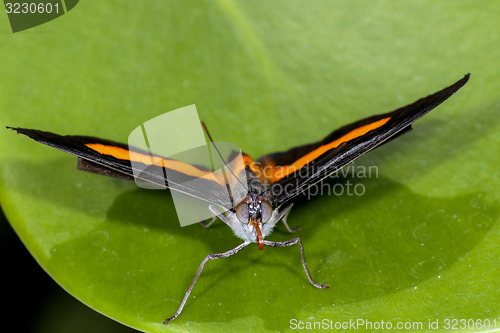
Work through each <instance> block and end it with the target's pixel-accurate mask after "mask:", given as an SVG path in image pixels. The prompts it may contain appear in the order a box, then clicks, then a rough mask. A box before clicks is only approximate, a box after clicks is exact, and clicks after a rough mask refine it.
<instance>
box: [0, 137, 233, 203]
mask: <svg viewBox="0 0 500 333" xmlns="http://www.w3.org/2000/svg"><path fill="white" fill-rule="evenodd" d="M7 128H9V129H12V130H15V131H16V132H17V133H20V134H23V135H26V136H28V137H29V138H31V139H33V140H35V141H37V142H40V143H43V144H45V145H47V146H50V147H53V148H56V149H59V150H62V151H64V152H67V153H70V154H72V155H75V156H77V157H78V158H79V162H78V169H80V170H83V171H88V172H92V173H97V174H101V175H106V176H112V177H116V178H123V179H139V180H141V181H144V182H147V183H151V184H155V185H158V186H160V187H163V188H169V189H171V190H175V191H179V192H182V193H184V194H187V195H189V196H192V197H195V198H198V199H200V200H203V201H206V202H209V203H212V204H215V205H218V206H221V207H230V206H231V203H228V201H227V196H225V195H223V194H224V193H225V192H224V191H225V188H226V184H225V182H224V180H223V179H221V177H219V176H218V175H217V174H215V173H212V172H211V171H210V170H206V169H203V168H202V167H198V166H193V165H190V164H188V163H184V162H181V161H176V160H174V159H169V158H164V157H160V156H155V155H152V154H151V153H148V152H145V151H142V150H139V149H135V148H132V147H129V146H128V145H126V144H122V143H118V142H114V141H110V140H104V139H99V138H94V137H89V136H73V135H66V136H64V135H58V134H54V133H50V132H44V131H39V130H34V129H26V128H12V127H7ZM134 165H135V166H137V165H139V166H142V167H141V169H140V170H137V169H134ZM167 172H168V174H169V181H167V176H166V175H167ZM172 179H182V180H183V181H182V182H181V181H179V182H176V181H172ZM191 179H192V180H195V179H196V184H197V186H196V188H193V187H190V186H189V180H191ZM200 184H201V185H202V186H200Z"/></svg>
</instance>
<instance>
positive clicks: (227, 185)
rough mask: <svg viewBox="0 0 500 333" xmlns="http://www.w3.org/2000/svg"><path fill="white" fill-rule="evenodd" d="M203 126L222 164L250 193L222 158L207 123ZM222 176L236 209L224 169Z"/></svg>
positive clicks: (202, 123) (202, 124)
mask: <svg viewBox="0 0 500 333" xmlns="http://www.w3.org/2000/svg"><path fill="white" fill-rule="evenodd" d="M201 126H202V127H203V130H204V131H205V133H207V136H208V139H209V140H210V142H211V143H212V145H213V146H214V148H215V150H216V151H217V154H218V155H219V157H220V158H221V160H222V162H223V163H224V165H225V166H226V168H227V169H228V170H229V172H231V174H232V175H233V176H234V178H236V180H238V182H239V183H240V184H241V185H242V186H243V187H244V188H245V190H247V191H248V188H247V186H246V185H245V184H243V182H242V181H241V180H240V179H239V178H238V176H236V175H235V174H234V172H233V170H231V168H230V167H229V165H228V164H227V162H226V160H225V159H224V157H222V154H221V152H220V150H219V148H218V147H217V145H216V144H215V142H214V140H213V139H212V136H211V135H210V132H209V131H208V128H207V126H206V125H205V123H204V122H203V121H202V122H201ZM222 174H223V176H224V181H225V182H226V188H227V190H228V192H229V197H230V198H231V203H232V205H233V208H234V207H235V206H234V199H233V195H232V192H231V188H230V187H229V182H228V180H227V176H226V173H225V172H224V169H222Z"/></svg>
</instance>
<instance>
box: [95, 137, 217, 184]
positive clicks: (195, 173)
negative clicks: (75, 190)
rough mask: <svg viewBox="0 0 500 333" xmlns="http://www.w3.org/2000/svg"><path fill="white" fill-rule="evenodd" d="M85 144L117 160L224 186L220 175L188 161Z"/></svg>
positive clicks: (96, 144) (97, 144)
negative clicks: (149, 166)
mask: <svg viewBox="0 0 500 333" xmlns="http://www.w3.org/2000/svg"><path fill="white" fill-rule="evenodd" d="M85 146H87V147H88V148H90V149H92V150H94V151H96V152H98V153H99V154H103V155H109V156H113V157H115V158H117V159H119V160H124V161H131V162H139V163H142V164H145V165H154V166H159V167H162V168H168V169H171V170H175V171H178V172H181V173H183V174H185V175H188V176H192V177H197V178H204V179H207V180H211V181H215V182H217V183H219V184H221V185H223V186H225V182H224V180H223V179H220V177H216V176H215V174H214V173H212V172H210V171H204V170H200V169H198V168H197V167H195V166H193V165H191V164H188V163H184V162H181V161H175V160H169V159H165V158H161V157H158V156H152V155H146V154H142V153H138V152H133V151H130V150H127V149H123V148H120V147H115V146H108V145H103V144H101V143H86V144H85Z"/></svg>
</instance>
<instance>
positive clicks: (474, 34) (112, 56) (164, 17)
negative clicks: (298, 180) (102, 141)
mask: <svg viewBox="0 0 500 333" xmlns="http://www.w3.org/2000/svg"><path fill="white" fill-rule="evenodd" d="M499 14H500V4H499V3H498V2H497V1H483V2H481V4H476V3H472V2H468V1H439V2H436V1H419V2H391V1H377V2H367V1H363V2H358V1H356V2H351V1H323V2H322V1H314V2H310V1H300V2H299V1H297V2H289V1H273V2H259V3H255V2H236V1H230V0H220V1H214V2H208V1H207V2H194V1H179V2H177V1H168V2H167V1H156V2H154V1H153V2H144V3H141V5H140V6H138V4H137V2H134V1H106V2H93V3H87V2H86V3H81V4H80V5H79V6H78V7H76V8H75V10H72V11H71V12H70V13H68V14H67V15H64V16H63V17H61V18H59V19H58V20H55V21H52V22H50V23H47V24H45V25H42V26H40V27H37V28H34V29H31V30H29V31H27V32H22V33H17V34H15V35H13V36H9V35H7V34H6V35H4V36H3V38H2V49H3V50H4V52H3V53H2V54H3V66H1V67H0V77H2V80H1V83H0V87H1V89H0V115H1V118H0V119H1V123H0V125H2V126H20V127H28V128H37V129H42V130H47V131H52V132H56V133H60V134H81V135H90V136H98V137H103V138H107V139H111V140H116V141H124V142H125V141H126V139H127V136H128V133H129V132H130V131H131V130H133V129H134V128H135V127H136V126H138V125H139V124H141V123H143V122H144V121H147V120H149V119H151V118H153V117H155V116H157V115H159V114H162V113H164V112H167V111H170V110H173V109H176V108H179V107H182V106H185V105H190V104H193V103H194V104H196V106H197V108H198V111H199V113H200V116H201V118H202V119H203V120H204V121H205V122H206V123H207V125H208V127H209V128H210V130H211V134H212V136H213V137H214V138H216V140H219V141H229V142H234V143H237V144H239V145H240V146H241V147H242V149H243V150H244V151H246V152H247V153H250V154H251V155H252V156H254V157H258V156H259V155H262V154H264V153H269V152H272V151H279V150H285V149H288V148H290V147H292V146H296V145H301V144H306V143H309V142H313V141H316V140H318V139H320V138H322V137H323V136H325V135H326V134H328V133H329V132H331V131H332V130H333V129H335V128H338V127H340V126H342V125H345V124H347V123H349V122H351V121H354V120H358V119H360V118H362V117H366V116H369V115H372V114H376V113H382V112H386V111H390V110H393V109H395V108H397V107H400V106H403V105H405V104H408V103H411V102H413V101H414V100H416V99H418V98H420V97H423V96H426V95H428V94H430V93H433V92H435V91H437V90H439V89H441V88H443V87H445V86H447V85H449V84H451V83H453V82H455V81H456V80H458V79H459V78H461V77H462V76H463V75H464V74H465V73H467V72H471V73H472V76H471V80H470V82H469V83H468V84H467V85H466V86H465V87H464V88H463V89H462V90H461V91H460V92H459V93H458V94H456V95H455V96H453V97H452V98H451V99H450V100H449V101H447V102H446V103H445V104H443V105H442V106H440V107H439V108H438V109H437V110H435V111H433V112H432V113H430V114H429V115H428V116H426V117H425V118H424V119H422V120H420V121H419V122H418V123H417V124H416V125H415V126H414V131H413V132H411V133H409V134H405V135H404V136H402V137H400V138H398V139H397V140H394V141H392V142H390V143H389V144H387V145H384V146H383V147H381V148H379V149H377V150H375V151H373V152H370V153H369V154H367V155H366V156H364V157H362V158H361V159H360V160H359V161H358V162H356V167H355V169H353V170H355V171H356V170H361V169H362V168H363V167H365V168H367V167H369V166H376V167H377V173H376V174H375V173H374V174H372V175H371V177H368V176H366V177H360V176H359V175H357V176H356V175H354V176H353V175H352V174H350V175H348V177H347V178H343V179H339V180H338V184H340V185H342V187H339V185H337V187H335V184H337V183H329V184H327V185H328V186H329V187H328V186H326V185H325V187H324V188H323V191H324V192H328V191H330V192H333V191H337V192H336V193H330V194H331V195H323V196H317V197H315V198H314V200H304V202H302V203H301V204H300V205H297V206H296V207H294V209H293V211H292V213H291V215H290V218H289V223H290V225H291V226H292V227H293V226H297V225H300V226H301V227H302V230H301V231H300V232H299V233H297V234H296V235H293V236H291V235H289V234H287V233H286V231H285V230H284V228H283V227H282V226H279V227H278V228H277V230H276V231H275V233H274V234H273V235H271V236H270V237H269V239H270V240H287V239H290V238H292V237H296V236H298V237H300V238H301V240H302V242H303V243H304V246H305V251H306V256H307V260H308V264H309V268H310V270H311V274H312V275H313V278H314V279H315V280H316V281H317V282H320V283H328V284H329V285H330V286H331V288H330V289H328V290H318V289H315V288H314V287H312V286H311V285H310V284H309V283H308V281H307V278H306V276H305V274H304V271H303V269H302V267H301V264H300V256H299V249H298V248H294V247H290V248H281V249H277V248H266V249H265V250H264V251H257V249H256V246H250V247H248V248H247V249H245V250H244V251H242V252H241V253H238V254H237V255H235V256H234V257H231V258H229V259H224V260H216V261H212V262H209V263H208V264H207V266H206V268H205V271H204V272H203V274H202V275H201V278H200V280H199V282H198V284H197V285H196V286H195V288H194V291H193V294H192V295H193V297H191V298H190V299H189V301H188V302H187V305H186V307H185V310H184V312H183V313H182V315H181V316H180V317H179V318H178V319H176V320H175V321H174V322H172V323H171V324H169V325H168V326H164V325H162V324H161V322H162V320H163V319H165V318H167V317H169V316H171V315H172V314H173V313H174V312H175V311H176V310H177V307H178V306H179V302H180V301H181V300H182V297H183V296H184V293H185V291H186V288H187V287H188V286H189V284H190V282H191V280H192V278H193V277H194V274H195V273H196V270H197V269H198V265H199V264H200V262H201V261H202V260H203V258H205V256H206V255H207V254H209V253H217V252H223V251H227V250H228V249H231V248H233V247H234V246H236V245H238V244H239V243H240V241H239V240H238V239H237V238H235V237H234V236H233V235H232V233H231V231H230V230H229V229H228V228H227V227H225V226H224V225H223V224H222V223H218V224H217V225H215V226H214V227H212V228H210V229H208V230H205V229H203V228H201V227H200V226H199V225H192V226H189V227H185V228H181V227H180V226H179V224H178V221H177V217H176V214H175V210H174V207H173V204H172V200H171V198H170V195H169V193H168V192H165V191H147V190H142V189H139V188H138V187H136V186H135V185H134V184H133V183H128V182H125V181H120V180H115V179H108V178H105V177H101V176H96V175H91V174H86V173H82V172H79V171H77V170H76V168H75V166H76V161H75V158H73V157H72V156H69V155H67V154H64V153H62V152H59V151H56V150H53V149H50V148H48V147H46V146H42V145H40V144H37V143H35V142H33V141H31V140H28V139H27V138H25V137H22V136H17V135H15V133H13V132H11V131H8V130H0V137H1V139H0V200H1V205H2V209H3V210H4V212H5V214H6V216H7V217H8V219H9V222H10V223H11V224H12V226H13V227H14V229H15V230H16V232H17V234H18V235H19V237H20V238H21V239H22V241H23V242H24V244H25V245H26V247H27V248H28V250H29V251H30V252H31V253H32V254H33V256H34V257H35V258H36V260H37V261H38V262H39V263H40V265H41V266H42V267H43V268H44V269H45V270H46V271H47V272H48V274H50V275H51V276H52V277H53V278H54V279H55V280H56V281H57V282H58V283H59V284H60V285H61V286H62V287H63V288H64V289H66V290H67V291H68V292H69V293H71V294H72V295H73V296H75V297H76V298H78V299H79V300H81V301H82V302H84V303H85V304H87V305H88V306H90V307H92V308H94V309H95V310H97V311H99V312H101V313H103V314H105V315H107V316H109V317H111V318H113V319H115V320H117V321H120V322H122V323H124V324H126V325H129V326H132V327H135V328H137V329H139V330H144V331H149V332H160V331H165V330H173V331H185V330H189V331H198V332H205V331H214V330H217V331H234V330H255V331H272V330H279V331H283V330H287V329H290V328H293V323H294V322H293V319H296V320H298V321H301V323H302V324H304V325H305V324H306V322H313V321H322V320H326V321H328V323H330V322H329V321H330V320H331V321H332V323H337V322H338V323H343V322H349V320H352V321H355V320H357V319H364V320H366V321H369V322H371V323H372V325H373V324H374V323H380V322H381V321H384V322H385V323H387V322H390V323H391V324H392V325H394V326H395V325H396V324H397V322H409V321H413V322H421V323H422V325H423V326H422V329H423V330H429V322H435V321H436V320H439V325H440V326H439V328H440V330H442V331H443V330H444V329H445V326H444V324H445V319H447V318H448V319H454V318H456V319H462V318H464V319H474V320H482V321H484V320H486V319H489V320H490V321H491V322H490V323H491V325H493V320H495V319H497V318H499V315H500V310H499V309H500V306H498V299H500V292H499V290H500V288H499V282H500V281H499V275H498V273H497V272H496V267H498V265H499V258H500V250H499V246H498V236H499V233H500V223H499V204H498V202H499V200H500V192H499V191H498V184H499V182H500V173H499V172H498V165H499V162H500V160H499V156H500V154H499V147H500V135H499V134H500V124H499V121H498V119H499V117H498V112H499V110H500V102H499V100H498V91H499V90H500V81H499V80H498V77H499V75H500V71H499V69H498V66H496V64H497V63H498V59H500V49H499V48H498V45H500V35H499V34H497V33H495V32H496V31H498V29H499V28H500V23H499V21H498V17H499V16H498V15H499ZM2 20H3V22H4V25H3V26H4V30H6V31H9V30H8V29H7V28H6V27H7V26H8V25H7V18H6V17H4V18H2ZM349 181H350V184H352V185H358V190H360V189H364V192H363V195H353V194H351V195H349V194H348V193H347V188H348V183H347V182H349ZM340 188H343V189H344V193H340V192H338V191H340ZM328 189H329V190H328ZM351 190H354V187H352V188H351ZM324 194H327V193H324ZM336 194H341V195H336ZM291 320H292V322H291ZM497 321H498V320H497ZM496 324H497V325H499V324H500V323H498V322H497V323H496ZM457 327H459V326H457ZM359 328H360V329H363V330H373V328H372V329H370V326H367V325H365V326H362V327H359ZM487 328H488V327H485V326H484V325H483V326H482V327H478V326H474V327H472V326H469V328H468V329H469V330H471V331H481V330H486V329H487ZM490 328H493V326H490Z"/></svg>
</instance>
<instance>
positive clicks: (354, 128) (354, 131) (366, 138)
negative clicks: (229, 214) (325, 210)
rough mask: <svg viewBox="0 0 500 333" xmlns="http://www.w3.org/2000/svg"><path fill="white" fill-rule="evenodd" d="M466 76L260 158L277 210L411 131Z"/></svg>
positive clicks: (458, 86)
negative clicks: (410, 101)
mask: <svg viewBox="0 0 500 333" xmlns="http://www.w3.org/2000/svg"><path fill="white" fill-rule="evenodd" d="M469 76H470V74H467V75H465V76H464V77H463V78H462V79H461V80H459V81H457V82H456V83H454V84H452V85H451V86H449V87H447V88H445V89H443V90H440V91H438V92H437V93H435V94H432V95H429V96H427V97H424V98H422V99H419V100H418V101H416V102H414V103H413V104H410V105H407V106H405V107H402V108H400V109H397V110H395V111H392V112H389V113H385V114H381V115H376V116H372V117H369V118H366V119H362V120H360V121H357V122H354V123H352V124H349V125H347V126H344V127H342V128H340V129H338V130H336V131H334V132H333V133H331V134H330V135H329V136H327V137H326V138H325V139H323V140H322V141H320V142H317V143H313V144H310V145H305V146H300V147H296V148H292V149H290V150H289V151H286V152H279V153H274V154H270V155H266V156H263V157H261V158H260V159H259V160H258V163H259V164H260V165H261V167H262V168H264V170H266V172H265V175H266V177H267V179H268V181H269V182H270V183H272V187H271V191H272V193H273V207H279V206H281V205H282V204H284V203H286V202H287V201H289V200H291V199H293V198H294V197H296V196H297V195H299V194H300V193H302V192H303V191H305V190H307V189H308V188H309V187H311V186H312V185H314V184H316V183H317V182H319V181H321V180H322V179H324V178H326V177H328V176H329V175H331V174H332V173H334V172H335V171H337V170H339V169H341V168H342V167H344V166H345V165H347V164H348V163H350V162H352V161H353V160H355V159H357V158H358V157H360V156H361V155H363V154H365V153H366V152H368V151H369V150H371V149H373V148H375V147H377V146H379V145H380V144H383V143H385V142H387V141H388V140H390V139H392V138H394V137H395V136H397V135H399V134H402V133H405V132H406V131H409V130H410V129H411V124H412V123H413V122H414V121H416V120H417V119H419V118H420V117H422V116H424V115H425V114H427V113H428V112H429V111H431V110H432V109H434V108H435V107H437V106H438V105H439V104H441V103H442V102H444V101H445V100H446V99H448V98H449V97H450V96H451V95H453V94H454V93H455V92H457V91H458V90H459V89H460V88H461V87H462V86H463V85H464V84H465V83H467V81H468V80H469Z"/></svg>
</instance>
